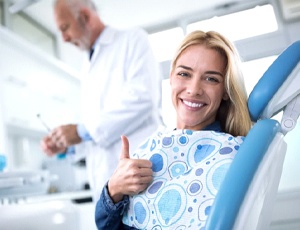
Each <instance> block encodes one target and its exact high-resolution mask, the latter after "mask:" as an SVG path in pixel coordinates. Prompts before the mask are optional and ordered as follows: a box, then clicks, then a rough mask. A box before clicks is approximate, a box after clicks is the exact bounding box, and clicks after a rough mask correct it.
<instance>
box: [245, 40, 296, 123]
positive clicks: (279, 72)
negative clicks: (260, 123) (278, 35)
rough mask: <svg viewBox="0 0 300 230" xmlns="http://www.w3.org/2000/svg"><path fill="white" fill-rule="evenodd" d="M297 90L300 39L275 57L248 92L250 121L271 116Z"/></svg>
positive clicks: (284, 104) (292, 96)
mask: <svg viewBox="0 0 300 230" xmlns="http://www.w3.org/2000/svg"><path fill="white" fill-rule="evenodd" d="M299 92H300V40H299V41H296V42H294V43H292V44H291V45H290V46H289V47H288V48H286V49H285V50H284V51H283V52H282V53H281V54H280V55H279V56H278V57H277V58H276V60H275V61H274V62H273V63H272V64H271V66H270V67H269V68H268V69H267V71H266V72H265V73H264V74H263V76H262V77H261V79H260V80H259V81H258V83H257V84H256V85H255V87H254V88H253V90H252V92H251V93H250V95H249V99H248V108H249V112H250V116H251V119H252V121H254V122H256V121H257V120H259V119H261V118H270V117H272V116H273V115H275V114H276V113H278V112H280V111H281V110H282V109H283V108H284V107H285V106H286V105H287V104H288V103H289V102H290V101H291V100H292V99H293V98H294V97H295V96H297V95H298V94H299ZM283 94H285V95H283ZM280 98H285V99H284V100H280ZM270 102H272V103H270Z"/></svg>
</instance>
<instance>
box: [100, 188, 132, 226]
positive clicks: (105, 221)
mask: <svg viewBox="0 0 300 230" xmlns="http://www.w3.org/2000/svg"><path fill="white" fill-rule="evenodd" d="M128 204H129V198H128V196H124V198H123V200H122V201H120V202H118V203H116V204H114V202H113V201H112V199H111V198H110V196H109V194H108V189H107V184H106V185H105V186H104V188H103V190H102V193H101V196H100V199H99V200H98V202H97V205H96V210H95V222H96V225H97V228H98V230H107V229H109V230H120V229H123V223H122V216H123V213H124V211H125V210H126V208H127V206H128Z"/></svg>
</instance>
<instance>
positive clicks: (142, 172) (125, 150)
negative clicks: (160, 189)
mask: <svg viewBox="0 0 300 230" xmlns="http://www.w3.org/2000/svg"><path fill="white" fill-rule="evenodd" d="M121 139H122V152H121V155H120V160H119V164H118V166H117V168H116V170H115V172H114V173H113V175H112V176H111V178H110V180H109V181H108V192H109V195H110V197H111V198H112V200H113V201H114V202H115V203H117V202H119V201H121V200H122V199H123V196H124V195H135V194H138V193H139V192H141V191H144V190H145V189H146V188H147V186H148V185H149V183H151V182H152V174H153V172H152V162H151V161H149V160H146V159H130V155H129V141H128V139H127V137H126V136H121Z"/></svg>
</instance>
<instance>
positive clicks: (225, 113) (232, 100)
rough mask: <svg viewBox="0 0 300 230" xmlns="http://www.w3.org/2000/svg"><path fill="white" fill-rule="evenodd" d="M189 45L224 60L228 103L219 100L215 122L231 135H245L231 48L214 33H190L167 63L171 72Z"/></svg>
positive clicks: (244, 109)
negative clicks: (215, 53) (217, 54)
mask: <svg viewBox="0 0 300 230" xmlns="http://www.w3.org/2000/svg"><path fill="white" fill-rule="evenodd" d="M192 45H204V46H205V47H207V48H209V49H214V50H216V51H217V52H219V53H220V54H221V55H222V56H224V57H225V58H226V62H227V63H226V70H225V71H226V73H225V82H224V87H225V90H226V92H227V94H228V96H229V100H222V102H221V105H220V107H219V110H218V113H217V118H216V119H217V120H219V121H220V123H221V128H222V131H224V132H226V133H230V134H231V135H233V136H246V135H247V133H248V131H249V129H250V128H251V125H252V123H251V119H250V115H249V111H248V106H247V93H246V88H245V85H244V78H243V74H242V71H241V69H240V65H241V60H240V57H239V54H238V52H237V51H236V49H235V47H234V45H233V44H232V43H231V42H230V41H229V40H228V39H227V38H225V37H224V36H222V35H221V34H219V33H217V32H215V31H209V32H203V31H200V30H197V31H194V32H191V33H190V34H188V35H187V36H186V37H185V39H184V40H183V41H182V42H181V44H180V45H179V47H178V49H177V52H176V53H175V56H174V58H173V61H172V63H171V72H172V71H173V70H174V69H175V66H176V62H177V60H178V58H179V57H180V55H181V54H182V52H183V51H184V50H185V49H186V48H187V47H189V46H192Z"/></svg>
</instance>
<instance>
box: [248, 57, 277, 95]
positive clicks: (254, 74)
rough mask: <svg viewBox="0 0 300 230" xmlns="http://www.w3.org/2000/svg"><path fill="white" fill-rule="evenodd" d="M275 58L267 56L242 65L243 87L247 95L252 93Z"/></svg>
mask: <svg viewBox="0 0 300 230" xmlns="http://www.w3.org/2000/svg"><path fill="white" fill-rule="evenodd" d="M276 58H277V56H269V57H265V58H260V59H255V60H252V61H247V62H243V63H242V71H243V74H244V79H245V85H246V90H247V93H248V95H249V94H250V92H251V91H252V89H253V87H254V86H255V84H256V83H257V82H258V81H259V79H260V78H261V77H262V75H263V74H264V72H266V70H267V69H268V68H269V66H270V65H271V64H272V63H273V62H274V61H275V59H276Z"/></svg>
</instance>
